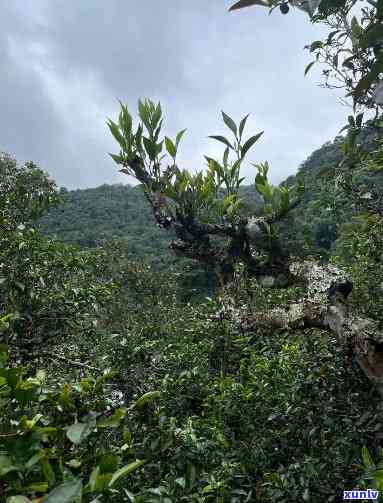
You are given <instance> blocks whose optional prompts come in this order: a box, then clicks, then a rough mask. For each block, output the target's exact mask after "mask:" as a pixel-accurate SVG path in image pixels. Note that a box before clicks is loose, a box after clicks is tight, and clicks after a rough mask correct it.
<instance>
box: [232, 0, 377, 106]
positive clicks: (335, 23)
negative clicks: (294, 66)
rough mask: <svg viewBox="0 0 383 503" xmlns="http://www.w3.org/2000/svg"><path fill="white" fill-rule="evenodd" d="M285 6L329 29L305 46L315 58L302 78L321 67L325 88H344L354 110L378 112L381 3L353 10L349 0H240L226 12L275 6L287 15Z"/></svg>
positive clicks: (364, 4) (351, 0) (369, 2)
mask: <svg viewBox="0 0 383 503" xmlns="http://www.w3.org/2000/svg"><path fill="white" fill-rule="evenodd" d="M289 4H290V5H291V6H293V7H297V8H298V9H301V10H303V11H305V12H306V13H307V14H308V15H309V16H310V21H311V22H312V23H320V24H323V25H325V26H326V27H327V28H328V30H329V33H328V35H327V37H326V38H325V39H324V40H316V41H314V42H312V43H311V44H308V45H307V46H306V49H308V50H309V51H310V53H313V55H314V56H315V59H314V60H313V61H311V62H310V63H309V64H308V65H307V66H306V68H305V72H304V73H305V75H307V73H308V72H309V71H310V69H311V68H312V67H313V66H314V65H315V64H317V63H319V64H322V65H325V66H326V69H325V70H323V76H324V78H325V84H324V85H325V87H329V88H332V87H335V88H344V90H345V93H346V97H349V96H351V97H352V98H353V102H354V108H357V107H363V108H367V109H368V108H375V109H376V110H378V109H379V108H380V107H381V106H382V104H383V101H382V98H381V92H382V82H381V79H380V77H381V74H382V72H383V51H382V12H383V7H382V2H381V0H378V1H376V2H375V1H367V2H364V3H363V5H362V7H361V8H360V9H357V10H355V9H354V5H355V2H354V1H353V0H335V1H334V0H307V1H302V2H297V1H292V0H291V1H289V2H288V1H286V0H240V1H238V2H236V3H235V4H234V5H233V6H231V7H230V9H229V10H236V9H242V8H244V7H249V6H253V5H254V6H262V7H268V8H269V9H270V12H271V11H273V10H274V9H275V8H276V7H279V8H280V11H281V12H282V14H287V13H288V12H289V10H290V8H289Z"/></svg>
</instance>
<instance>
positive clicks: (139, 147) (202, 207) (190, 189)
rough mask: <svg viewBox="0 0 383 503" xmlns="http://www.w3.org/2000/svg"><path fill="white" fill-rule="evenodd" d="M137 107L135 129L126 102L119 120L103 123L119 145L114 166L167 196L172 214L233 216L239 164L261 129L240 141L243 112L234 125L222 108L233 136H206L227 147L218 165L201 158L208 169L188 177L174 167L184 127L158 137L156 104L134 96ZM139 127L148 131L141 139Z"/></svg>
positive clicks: (158, 107)
mask: <svg viewBox="0 0 383 503" xmlns="http://www.w3.org/2000/svg"><path fill="white" fill-rule="evenodd" d="M138 110H139V118H140V119H141V123H140V124H139V125H138V128H137V131H136V133H134V132H133V125H132V119H131V116H130V114H129V112H128V109H127V107H126V106H125V105H122V104H121V112H120V115H119V120H118V123H116V122H113V121H111V120H109V121H108V127H109V129H110V131H111V133H112V135H113V136H114V138H115V139H116V141H117V142H118V144H119V146H120V148H121V150H120V153H119V155H112V158H113V159H114V160H115V161H116V162H117V164H121V165H122V166H123V168H122V169H121V170H120V171H122V172H123V173H126V174H129V175H131V176H134V177H135V178H136V179H137V180H138V181H139V182H141V183H142V184H143V185H144V188H145V190H147V191H148V192H149V193H155V192H156V191H158V190H159V191H161V193H162V194H163V195H164V196H165V197H166V198H167V199H168V202H169V207H168V209H169V210H170V213H171V214H172V213H173V214H176V213H177V212H178V213H179V214H182V215H184V216H185V217H186V216H188V215H189V216H190V215H193V216H194V217H199V218H200V219H201V221H202V222H209V221H212V220H214V219H215V220H216V219H217V218H218V219H219V220H223V219H229V220H231V219H233V218H234V217H235V216H236V215H238V212H239V209H240V206H241V201H240V198H239V196H238V191H239V187H240V185H241V183H242V182H243V180H244V178H240V169H241V165H242V162H243V161H244V159H245V156H246V155H247V153H248V152H249V150H250V149H251V148H252V147H253V146H254V144H255V143H256V142H257V141H258V140H259V138H260V137H261V136H262V134H263V131H262V132H261V133H258V134H256V135H254V136H252V137H250V138H248V139H247V140H246V141H243V140H242V135H243V132H244V128H245V124H246V120H247V117H248V116H246V117H244V118H243V119H242V120H241V122H240V124H239V126H238V127H237V125H236V124H235V122H234V120H233V119H232V118H231V117H229V116H228V115H227V114H226V113H225V112H222V118H223V121H224V123H225V125H226V126H227V127H228V129H229V130H230V132H231V134H232V135H233V140H232V141H230V140H229V139H227V138H226V137H224V136H219V135H215V136H210V138H212V139H214V140H217V141H219V142H220V143H223V144H224V145H225V147H226V149H225V151H224V154H223V160H222V163H220V162H218V161H217V160H215V159H212V158H210V157H206V156H205V158H206V161H207V164H208V170H207V171H206V172H205V173H203V172H199V173H197V174H195V175H193V174H191V173H190V172H189V171H187V170H181V169H179V168H178V166H177V165H176V156H177V152H178V147H179V143H180V140H181V138H182V136H183V134H184V132H185V130H183V131H180V132H179V133H178V134H177V137H176V140H175V141H173V140H171V139H170V138H169V137H166V136H165V137H164V139H163V140H159V136H160V132H161V127H162V110H161V105H160V103H158V104H157V105H155V104H154V103H153V102H152V101H151V100H144V101H141V100H139V103H138ZM144 130H146V132H147V133H148V136H147V137H142V132H143V131H144ZM141 140H143V142H142V141H141ZM163 144H165V147H166V151H167V154H168V155H169V156H170V157H171V159H172V162H171V164H170V165H168V166H167V168H166V169H162V168H161V162H162V160H163V159H164V158H165V157H166V154H165V155H163V156H160V154H161V153H162V150H163Z"/></svg>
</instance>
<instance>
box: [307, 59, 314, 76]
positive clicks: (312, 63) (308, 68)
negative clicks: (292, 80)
mask: <svg viewBox="0 0 383 503" xmlns="http://www.w3.org/2000/svg"><path fill="white" fill-rule="evenodd" d="M315 63H316V61H311V63H309V64H308V65H307V66H306V68H305V77H306V75H307V74H308V73H309V71H310V70H311V68H312V67H313V66H314V65H315Z"/></svg>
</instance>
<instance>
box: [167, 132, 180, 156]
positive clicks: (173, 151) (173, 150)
mask: <svg viewBox="0 0 383 503" xmlns="http://www.w3.org/2000/svg"><path fill="white" fill-rule="evenodd" d="M165 146H166V150H167V151H168V154H169V155H170V157H172V158H173V159H175V157H176V155H177V148H176V146H175V145H174V143H173V142H172V140H171V139H170V138H168V137H167V136H165Z"/></svg>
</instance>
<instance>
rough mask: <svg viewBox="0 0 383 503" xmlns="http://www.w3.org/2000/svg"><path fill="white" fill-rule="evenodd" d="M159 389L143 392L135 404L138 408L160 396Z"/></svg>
mask: <svg viewBox="0 0 383 503" xmlns="http://www.w3.org/2000/svg"><path fill="white" fill-rule="evenodd" d="M160 394H161V393H160V392H159V391H148V393H145V394H143V395H142V396H141V397H140V398H139V399H138V400H137V401H136V403H135V404H134V407H135V408H137V409H141V408H142V407H143V406H144V405H146V404H147V403H151V402H153V401H154V400H156V399H157V398H159V396H160Z"/></svg>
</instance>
